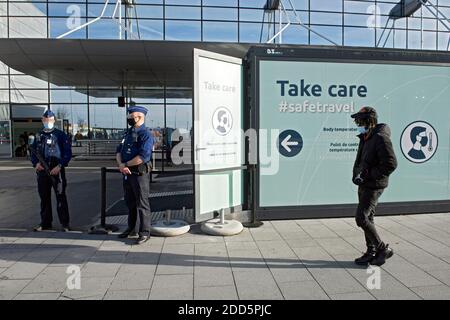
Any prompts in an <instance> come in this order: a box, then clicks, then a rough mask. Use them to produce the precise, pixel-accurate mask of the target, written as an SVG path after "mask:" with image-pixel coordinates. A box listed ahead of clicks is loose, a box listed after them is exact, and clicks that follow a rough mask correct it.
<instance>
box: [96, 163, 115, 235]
mask: <svg viewBox="0 0 450 320" xmlns="http://www.w3.org/2000/svg"><path fill="white" fill-rule="evenodd" d="M106 172H107V169H106V168H105V167H102V168H101V173H100V193H101V194H100V201H101V203H100V225H97V226H93V227H91V229H90V230H89V233H90V234H109V233H111V232H117V231H118V230H119V228H118V227H116V226H114V225H108V224H106Z"/></svg>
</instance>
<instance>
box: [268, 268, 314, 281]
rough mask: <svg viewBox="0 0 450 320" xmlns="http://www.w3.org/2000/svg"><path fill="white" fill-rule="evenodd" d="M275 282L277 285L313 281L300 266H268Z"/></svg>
mask: <svg viewBox="0 0 450 320" xmlns="http://www.w3.org/2000/svg"><path fill="white" fill-rule="evenodd" d="M269 267H270V272H272V275H273V277H274V278H275V281H276V282H277V283H278V284H281V283H289V282H301V281H314V278H313V277H312V275H311V273H310V272H309V271H308V269H306V268H305V267H304V266H303V265H302V264H297V265H294V264H292V265H286V266H283V267H280V266H269Z"/></svg>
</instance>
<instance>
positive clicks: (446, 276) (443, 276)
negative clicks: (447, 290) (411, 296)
mask: <svg viewBox="0 0 450 320" xmlns="http://www.w3.org/2000/svg"><path fill="white" fill-rule="evenodd" d="M428 273H429V274H430V275H432V276H433V277H434V278H436V279H437V280H439V281H441V282H442V283H444V284H446V285H447V286H450V268H448V269H441V270H428Z"/></svg>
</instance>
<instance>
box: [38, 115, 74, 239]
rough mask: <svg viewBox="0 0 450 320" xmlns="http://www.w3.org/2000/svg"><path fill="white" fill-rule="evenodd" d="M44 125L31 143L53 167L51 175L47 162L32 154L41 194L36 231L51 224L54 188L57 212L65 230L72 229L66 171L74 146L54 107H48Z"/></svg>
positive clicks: (43, 118)
mask: <svg viewBox="0 0 450 320" xmlns="http://www.w3.org/2000/svg"><path fill="white" fill-rule="evenodd" d="M42 124H43V125H44V129H43V130H42V131H41V132H40V133H39V134H37V135H36V138H35V139H34V141H33V142H32V145H31V147H32V148H33V150H35V151H36V152H37V153H39V154H40V155H41V157H42V158H41V160H43V161H45V164H46V165H47V166H48V168H49V170H50V172H49V173H50V175H51V176H52V177H50V176H49V175H48V173H47V172H46V171H45V169H44V167H45V165H44V164H43V163H41V162H40V161H39V159H38V157H37V156H36V154H34V153H32V154H31V162H32V164H33V167H34V168H36V174H37V183H38V192H39V196H40V198H41V223H40V224H39V225H38V226H37V227H35V228H34V231H42V230H46V229H51V228H52V222H53V215H52V199H51V194H52V188H53V189H54V190H55V194H56V203H57V212H58V217H59V222H60V223H61V225H62V231H69V230H70V228H69V222H70V218H69V206H68V204H67V197H66V186H67V180H66V173H65V167H67V165H68V164H69V162H70V160H71V158H72V147H71V145H70V141H69V139H68V137H67V135H66V134H65V133H64V132H63V131H61V130H59V129H56V128H55V127H54V126H55V114H54V113H53V112H52V111H51V110H47V111H45V113H44V114H43V116H42Z"/></svg>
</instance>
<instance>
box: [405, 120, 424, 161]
mask: <svg viewBox="0 0 450 320" xmlns="http://www.w3.org/2000/svg"><path fill="white" fill-rule="evenodd" d="M410 137H411V142H412V143H413V147H412V148H411V150H409V152H408V155H409V156H410V157H411V158H413V159H416V160H423V159H425V158H426V156H425V153H424V152H423V151H422V148H424V147H426V146H427V145H428V136H427V129H426V128H424V127H420V126H417V127H415V128H413V129H412V130H411V133H410Z"/></svg>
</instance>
